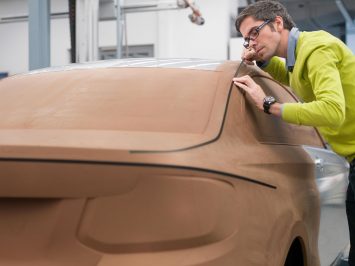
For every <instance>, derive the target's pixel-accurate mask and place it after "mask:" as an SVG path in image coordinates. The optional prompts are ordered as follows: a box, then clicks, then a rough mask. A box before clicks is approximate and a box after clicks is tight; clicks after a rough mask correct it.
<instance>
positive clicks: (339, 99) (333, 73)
mask: <svg viewBox="0 0 355 266" xmlns="http://www.w3.org/2000/svg"><path fill="white" fill-rule="evenodd" d="M295 55H296V62H295V65H294V68H293V71H292V73H291V72H288V71H287V70H286V68H285V63H284V61H282V60H280V58H277V57H273V58H272V59H271V60H270V62H269V63H268V65H267V66H266V67H265V68H264V70H266V71H267V72H268V73H270V74H271V75H272V76H273V77H274V78H275V79H277V80H279V81H280V82H282V83H283V84H285V85H287V86H290V87H291V88H292V89H293V90H294V92H295V93H296V95H297V96H298V97H299V98H300V99H301V101H302V103H284V104H283V108H282V118H283V120H285V121H287V122H289V123H294V124H299V125H308V126H315V127H317V128H318V130H319V132H320V133H321V134H322V136H323V137H324V138H325V140H326V141H327V142H328V143H329V145H330V146H331V147H332V149H333V150H334V151H335V152H336V153H338V154H339V155H341V156H344V157H345V158H346V159H347V160H348V161H352V160H353V159H354V158H355V56H354V55H353V53H352V52H351V50H350V49H349V48H348V47H347V46H346V45H345V44H344V43H343V42H342V41H340V40H339V39H337V38H335V37H334V36H332V35H330V34H329V33H327V32H325V31H314V32H301V33H300V35H299V39H298V41H297V46H296V52H295Z"/></svg>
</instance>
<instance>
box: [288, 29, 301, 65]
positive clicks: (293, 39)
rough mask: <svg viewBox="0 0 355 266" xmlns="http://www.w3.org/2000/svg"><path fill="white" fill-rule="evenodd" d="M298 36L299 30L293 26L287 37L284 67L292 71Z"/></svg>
mask: <svg viewBox="0 0 355 266" xmlns="http://www.w3.org/2000/svg"><path fill="white" fill-rule="evenodd" d="M299 36H300V32H299V30H298V28H295V27H293V28H292V29H291V31H290V35H289V37H288V44H287V57H286V69H287V70H288V71H290V72H292V70H293V67H294V66H295V62H296V57H295V54H296V45H297V41H298V37H299Z"/></svg>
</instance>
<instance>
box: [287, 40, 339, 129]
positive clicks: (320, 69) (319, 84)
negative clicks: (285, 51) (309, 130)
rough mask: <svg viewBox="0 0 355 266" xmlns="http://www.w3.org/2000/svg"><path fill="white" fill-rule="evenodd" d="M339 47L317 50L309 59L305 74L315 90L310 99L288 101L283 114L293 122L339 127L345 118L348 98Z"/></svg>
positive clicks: (304, 76)
mask: <svg viewBox="0 0 355 266" xmlns="http://www.w3.org/2000/svg"><path fill="white" fill-rule="evenodd" d="M336 51H337V49H336V47H333V46H332V45H331V44H330V45H327V46H324V47H319V48H318V49H316V50H314V51H313V52H312V53H311V54H310V56H309V57H308V59H307V60H306V66H305V68H304V72H303V78H304V79H305V80H306V82H307V83H309V84H310V87H311V89H312V91H313V95H314V99H315V100H313V101H311V102H308V103H285V104H284V105H283V111H282V118H283V119H284V120H285V121H287V122H290V123H294V124H299V125H309V126H317V127H330V128H333V129H336V128H338V127H340V126H341V124H342V123H343V122H344V119H345V99H344V93H343V88H342V83H341V77H340V74H339V71H338V68H337V64H338V61H339V59H338V57H337V54H336Z"/></svg>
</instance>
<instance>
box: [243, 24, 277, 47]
mask: <svg viewBox="0 0 355 266" xmlns="http://www.w3.org/2000/svg"><path fill="white" fill-rule="evenodd" d="M270 22H271V20H270V19H267V20H265V21H264V22H263V23H262V24H261V25H259V26H257V27H256V28H254V29H252V30H251V31H250V34H249V36H248V37H245V39H244V43H243V46H244V47H245V48H249V42H250V41H255V40H256V38H258V36H259V32H260V31H261V29H262V28H263V27H264V26H265V25H267V24H268V23H270ZM251 35H253V36H251Z"/></svg>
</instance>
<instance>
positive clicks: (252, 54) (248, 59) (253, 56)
mask: <svg viewBox="0 0 355 266" xmlns="http://www.w3.org/2000/svg"><path fill="white" fill-rule="evenodd" d="M242 60H243V61H244V62H245V63H246V64H248V65H254V62H253V61H255V60H256V61H261V58H259V57H258V55H257V53H256V51H255V50H254V49H253V48H252V47H249V48H246V49H244V50H243V52H242Z"/></svg>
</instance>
